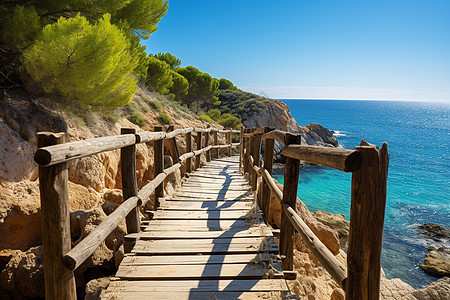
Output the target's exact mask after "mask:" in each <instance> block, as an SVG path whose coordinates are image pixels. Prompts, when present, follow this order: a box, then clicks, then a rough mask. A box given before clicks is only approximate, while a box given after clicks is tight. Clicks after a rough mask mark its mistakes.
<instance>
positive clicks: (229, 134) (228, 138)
mask: <svg viewBox="0 0 450 300" xmlns="http://www.w3.org/2000/svg"><path fill="white" fill-rule="evenodd" d="M229 130H230V131H229V132H227V143H228V145H230V147H229V148H228V156H231V128H229Z"/></svg>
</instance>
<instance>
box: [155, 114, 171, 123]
mask: <svg viewBox="0 0 450 300" xmlns="http://www.w3.org/2000/svg"><path fill="white" fill-rule="evenodd" d="M158 119H160V120H161V121H162V122H163V123H166V124H172V120H171V119H170V117H169V116H168V115H167V114H165V113H160V114H159V116H158Z"/></svg>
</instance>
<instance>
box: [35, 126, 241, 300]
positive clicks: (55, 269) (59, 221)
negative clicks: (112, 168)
mask: <svg viewBox="0 0 450 300" xmlns="http://www.w3.org/2000/svg"><path fill="white" fill-rule="evenodd" d="M162 130H163V128H162V127H154V132H149V131H146V132H139V133H136V132H135V130H134V129H130V128H123V129H122V131H121V134H122V135H117V136H108V137H101V138H94V139H88V140H83V141H77V142H70V143H65V133H50V132H40V133H38V147H39V149H38V150H37V152H36V154H35V161H36V163H38V165H39V183H40V185H39V187H40V197H41V220H42V244H43V247H44V258H43V260H44V279H45V298H46V299H76V290H75V277H74V270H75V269H76V268H77V267H79V266H80V265H81V264H82V263H83V262H84V261H85V260H86V259H87V258H88V257H89V256H90V255H91V254H92V253H93V252H94V251H95V249H96V248H97V247H98V246H99V245H100V244H101V243H102V242H103V241H104V240H105V239H106V237H107V236H108V235H109V234H110V233H111V232H112V231H113V230H114V229H115V228H116V227H117V226H118V224H119V223H120V222H121V221H122V220H123V219H124V218H125V219H126V226H127V233H136V232H139V231H140V219H139V207H140V206H141V205H144V204H146V203H147V201H148V200H149V197H150V195H151V194H152V193H153V192H155V202H154V209H155V210H156V209H157V208H158V205H159V201H158V198H159V197H162V196H163V193H164V179H166V177H167V176H169V175H170V174H172V173H174V172H175V171H177V170H178V169H180V168H181V166H182V164H183V163H184V164H185V170H184V171H185V172H191V171H192V170H191V160H192V159H193V158H194V159H195V164H194V166H195V167H194V169H196V168H198V167H199V166H200V155H201V154H202V153H205V155H206V159H207V160H208V161H209V160H210V159H211V157H218V156H219V149H222V148H225V149H226V150H227V154H228V156H231V150H232V147H233V146H238V145H239V143H231V134H233V133H239V131H237V130H217V129H212V128H207V129H202V128H193V127H190V128H184V129H177V130H173V128H169V130H173V131H170V132H163V131H162ZM193 133H195V134H196V136H195V142H196V146H197V149H196V150H193V149H192V134H193ZM218 133H224V134H225V135H226V141H227V143H226V144H225V145H219V144H218V138H217V134H218ZM181 134H184V135H185V139H186V140H185V142H186V153H185V154H183V155H181V156H180V154H179V150H178V145H177V142H176V138H175V137H176V136H178V135H181ZM211 134H212V135H213V140H212V143H211V139H210V135H211ZM151 141H153V147H154V166H153V169H154V170H153V171H154V174H153V175H154V179H153V180H152V181H150V182H149V183H148V184H146V185H145V186H144V187H142V188H141V189H140V190H138V188H137V181H136V144H139V143H146V142H151ZM165 141H166V144H167V145H170V147H169V149H170V153H171V156H172V159H173V165H172V166H170V167H168V168H164V144H165ZM115 149H120V150H121V151H120V159H121V172H122V194H123V202H122V204H121V205H120V206H119V207H118V208H117V209H116V210H115V211H114V212H113V213H111V214H110V215H108V216H107V218H106V219H105V220H104V221H103V222H102V223H101V224H100V225H99V226H97V228H96V229H94V230H93V231H92V232H91V233H90V234H89V235H88V236H86V237H85V238H84V239H83V240H82V241H81V242H80V243H79V244H77V245H76V246H75V247H74V248H73V249H71V238H70V216H69V193H68V171H67V162H68V161H70V160H73V159H79V158H82V157H86V156H90V155H94V154H98V153H102V152H105V151H111V150H115ZM133 245H134V242H133V241H130V240H126V241H124V248H125V252H130V251H131V249H132V247H133Z"/></svg>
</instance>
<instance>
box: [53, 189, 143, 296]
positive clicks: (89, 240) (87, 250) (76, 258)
mask: <svg viewBox="0 0 450 300" xmlns="http://www.w3.org/2000/svg"><path fill="white" fill-rule="evenodd" d="M139 203H140V199H139V198H138V197H131V198H128V200H125V201H124V202H123V203H122V204H121V205H120V206H119V207H117V208H116V210H114V212H112V213H111V214H110V215H108V216H107V217H106V219H104V220H103V222H101V223H100V225H98V226H97V227H96V228H95V229H94V230H93V231H92V232H91V233H90V234H89V235H88V236H87V237H85V238H84V239H83V240H82V241H81V242H80V243H79V244H78V245H76V246H75V247H74V248H73V249H72V250H70V251H69V252H68V253H67V254H66V255H65V256H64V260H63V262H64V266H65V267H66V268H67V269H68V270H75V269H76V268H78V267H79V266H80V265H81V264H82V263H83V262H84V261H85V260H86V259H87V258H88V257H89V256H91V255H92V253H94V251H95V249H97V247H98V246H99V245H100V244H101V243H102V242H103V241H104V240H105V239H106V237H107V236H108V235H109V234H110V233H111V232H113V230H114V229H116V227H117V226H118V225H119V223H120V222H121V221H122V220H123V218H125V216H126V215H128V213H129V212H130V211H132V210H133V209H134V208H135V207H136V206H137V205H139ZM58 299H65V298H58Z"/></svg>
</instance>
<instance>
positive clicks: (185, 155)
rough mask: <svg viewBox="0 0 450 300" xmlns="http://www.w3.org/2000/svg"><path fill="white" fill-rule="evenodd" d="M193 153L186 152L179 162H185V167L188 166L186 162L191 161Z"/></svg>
mask: <svg viewBox="0 0 450 300" xmlns="http://www.w3.org/2000/svg"><path fill="white" fill-rule="evenodd" d="M194 156H195V153H194V152H192V151H191V152H187V153H185V154H183V155H181V156H180V161H181V162H183V161H185V160H186V166H188V163H187V160H189V161H191V157H194Z"/></svg>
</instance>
